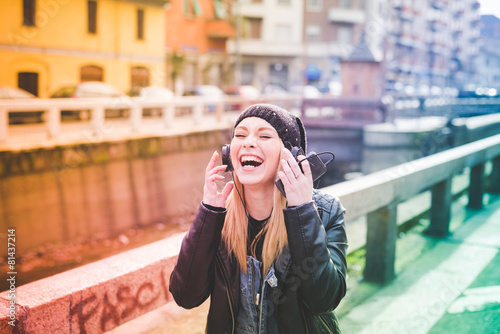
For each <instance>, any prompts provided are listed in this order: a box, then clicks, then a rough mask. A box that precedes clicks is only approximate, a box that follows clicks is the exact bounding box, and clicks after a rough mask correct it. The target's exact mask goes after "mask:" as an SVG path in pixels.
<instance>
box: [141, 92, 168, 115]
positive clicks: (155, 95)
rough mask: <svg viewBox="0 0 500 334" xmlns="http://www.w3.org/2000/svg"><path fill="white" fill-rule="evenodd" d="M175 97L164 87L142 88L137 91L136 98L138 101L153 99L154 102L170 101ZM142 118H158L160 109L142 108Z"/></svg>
mask: <svg viewBox="0 0 500 334" xmlns="http://www.w3.org/2000/svg"><path fill="white" fill-rule="evenodd" d="M174 96H175V94H174V92H173V91H171V90H170V89H168V88H166V87H153V86H150V87H142V88H140V89H139V90H138V93H137V97H138V98H139V99H144V100H147V99H155V100H170V99H172V98H173V97H174ZM143 115H144V116H159V115H161V108H144V109H143Z"/></svg>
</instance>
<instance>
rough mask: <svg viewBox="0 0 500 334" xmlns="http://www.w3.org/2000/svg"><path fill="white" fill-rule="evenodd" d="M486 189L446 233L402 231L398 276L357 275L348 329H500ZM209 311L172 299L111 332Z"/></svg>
mask: <svg viewBox="0 0 500 334" xmlns="http://www.w3.org/2000/svg"><path fill="white" fill-rule="evenodd" d="M485 197H486V200H485V202H488V203H487V205H486V206H485V208H484V209H483V210H479V211H472V210H468V209H466V208H465V205H466V203H467V202H466V196H463V197H462V198H460V199H459V200H458V201H457V202H456V203H455V204H454V206H453V208H452V215H453V220H452V222H451V224H450V229H451V230H452V233H451V234H450V235H449V236H448V237H446V238H441V239H438V238H433V237H430V236H426V235H425V234H424V233H423V231H424V230H425V226H426V224H425V221H424V223H423V224H417V225H416V226H415V227H414V228H412V229H410V230H408V231H406V232H405V233H402V234H401V235H400V238H399V240H398V243H397V255H396V259H397V261H396V277H395V279H394V280H393V281H391V282H390V283H388V284H386V285H384V286H380V285H376V284H371V283H367V282H364V281H363V280H362V277H360V276H356V275H352V276H351V277H349V279H348V287H349V291H348V293H347V295H346V297H345V298H344V300H343V301H342V302H341V304H340V306H339V307H338V308H337V310H336V313H337V315H338V317H339V321H340V328H341V330H342V333H344V334H378V333H383V334H392V333H394V334H396V333H397V334H447V333H450V334H466V333H467V334H476V333H477V334H496V333H500V252H499V250H500V197H498V196H497V197H488V195H486V196H485ZM424 220H425V219H424ZM354 231H355V230H351V232H350V233H355V232H354ZM207 312H208V301H207V302H205V303H204V304H203V305H202V306H200V307H198V308H195V309H192V310H184V309H181V308H179V307H177V306H176V305H175V304H173V303H168V304H167V305H165V306H163V307H160V308H159V309H157V310H155V311H153V312H150V313H148V314H146V315H144V316H143V317H140V318H137V319H134V320H133V321H131V322H129V323H126V324H124V325H122V326H120V327H117V328H116V329H114V330H113V331H111V332H110V333H114V334H118V333H148V334H168V333H189V334H197V333H200V334H201V333H204V327H205V322H206V315H207Z"/></svg>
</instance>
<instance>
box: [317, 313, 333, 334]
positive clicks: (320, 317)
mask: <svg viewBox="0 0 500 334" xmlns="http://www.w3.org/2000/svg"><path fill="white" fill-rule="evenodd" d="M318 317H319V319H320V320H321V322H322V323H323V325H324V326H325V327H326V329H328V330H329V331H331V330H332V329H331V328H330V327H329V326H328V324H327V323H326V321H325V320H324V319H323V317H322V316H321V315H318Z"/></svg>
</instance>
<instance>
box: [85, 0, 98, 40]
mask: <svg viewBox="0 0 500 334" xmlns="http://www.w3.org/2000/svg"><path fill="white" fill-rule="evenodd" d="M87 14H88V15H87V26H88V29H87V31H88V32H89V34H96V33H97V1H87Z"/></svg>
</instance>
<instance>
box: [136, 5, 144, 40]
mask: <svg viewBox="0 0 500 334" xmlns="http://www.w3.org/2000/svg"><path fill="white" fill-rule="evenodd" d="M137 39H144V9H138V10H137Z"/></svg>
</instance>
